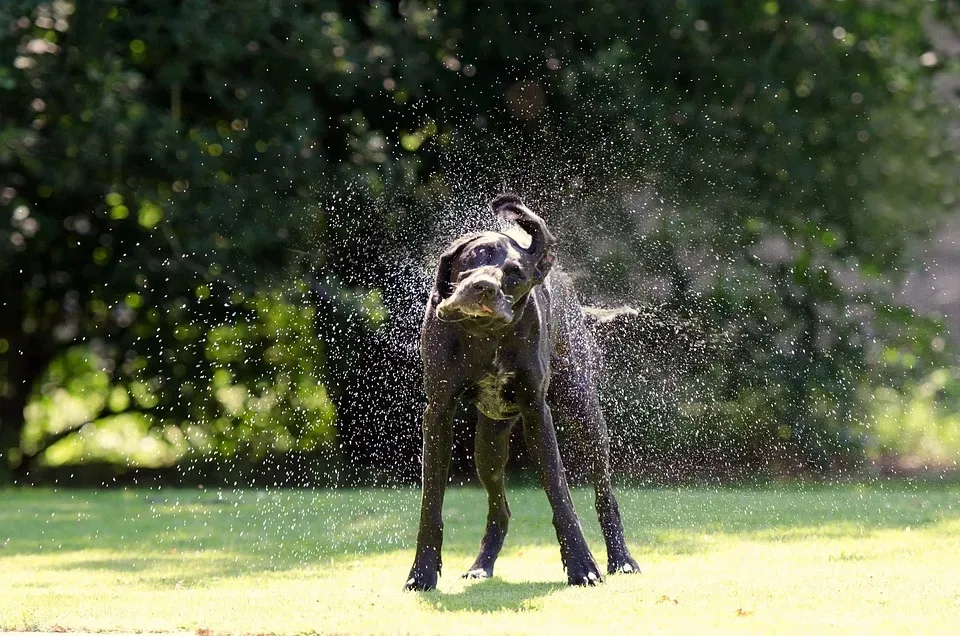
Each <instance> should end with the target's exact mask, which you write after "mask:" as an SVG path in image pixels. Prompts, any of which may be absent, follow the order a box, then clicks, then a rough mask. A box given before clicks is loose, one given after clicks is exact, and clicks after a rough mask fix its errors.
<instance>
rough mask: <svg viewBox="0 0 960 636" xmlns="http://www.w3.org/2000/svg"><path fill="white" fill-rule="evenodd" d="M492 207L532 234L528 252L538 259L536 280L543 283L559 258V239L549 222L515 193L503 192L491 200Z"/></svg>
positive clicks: (504, 217)
mask: <svg viewBox="0 0 960 636" xmlns="http://www.w3.org/2000/svg"><path fill="white" fill-rule="evenodd" d="M490 207H491V208H492V209H493V211H494V212H496V213H497V214H499V215H500V216H501V217H502V218H503V219H504V220H507V221H514V222H515V223H516V224H517V225H519V226H520V227H521V228H523V230H524V231H525V232H526V233H527V234H529V235H530V247H529V248H528V249H527V250H526V252H527V253H528V254H529V255H530V256H531V257H533V258H534V259H536V263H537V265H536V281H535V282H537V283H542V282H543V279H544V278H546V277H547V274H548V273H549V272H550V268H551V267H553V262H554V261H555V260H557V239H555V238H554V236H553V234H552V233H551V232H550V230H549V229H548V228H547V224H546V223H544V221H543V219H541V218H540V217H539V216H537V215H536V214H535V213H534V212H533V211H532V210H531V209H530V208H528V207H527V206H525V205H524V204H523V201H521V200H520V197H518V196H517V195H515V194H509V193H508V194H501V195H500V196H498V197H496V198H494V199H493V201H491V202H490Z"/></svg>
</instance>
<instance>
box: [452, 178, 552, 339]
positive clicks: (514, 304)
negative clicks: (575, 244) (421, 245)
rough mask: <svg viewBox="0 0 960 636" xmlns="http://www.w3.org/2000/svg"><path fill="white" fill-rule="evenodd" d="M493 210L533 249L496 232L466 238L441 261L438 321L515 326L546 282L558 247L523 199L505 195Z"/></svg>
mask: <svg viewBox="0 0 960 636" xmlns="http://www.w3.org/2000/svg"><path fill="white" fill-rule="evenodd" d="M490 207H491V208H492V209H493V211H494V212H496V213H497V214H499V215H500V216H501V217H503V218H504V219H506V220H508V221H515V222H516V223H517V225H519V226H520V227H521V228H523V230H524V231H525V232H526V233H527V234H529V235H530V239H531V240H530V247H523V246H521V245H520V244H519V243H517V242H516V241H515V240H513V239H512V238H511V237H509V236H507V235H505V234H499V233H497V232H484V233H481V234H472V235H469V236H464V237H461V238H459V239H457V240H456V241H454V242H453V244H451V245H450V247H448V248H447V250H446V251H445V252H444V253H443V255H442V256H441V257H440V265H439V266H438V267H437V280H436V284H435V286H434V288H435V291H434V299H433V301H434V305H435V306H436V312H437V318H439V319H440V320H443V321H447V322H460V321H469V323H470V325H471V326H472V327H479V328H486V329H497V328H501V327H505V326H506V325H509V324H510V323H512V322H513V319H514V316H515V313H516V311H517V310H518V309H519V308H520V307H521V305H522V304H523V302H524V301H525V300H526V298H527V296H528V294H529V293H530V290H531V289H533V287H534V286H535V285H539V284H540V283H542V282H543V280H544V278H546V276H547V273H548V272H549V271H550V267H551V266H552V265H553V261H554V259H555V258H556V255H555V251H554V246H555V244H556V241H555V240H554V238H553V235H552V234H551V233H550V230H548V229H547V225H546V223H544V222H543V219H541V218H540V217H539V216H537V215H536V214H534V213H533V212H531V211H530V209H529V208H528V207H527V206H525V205H524V204H523V202H522V201H521V200H520V198H519V197H517V196H516V195H513V194H502V195H500V196H498V197H497V198H495V199H494V200H493V201H492V202H491V203H490Z"/></svg>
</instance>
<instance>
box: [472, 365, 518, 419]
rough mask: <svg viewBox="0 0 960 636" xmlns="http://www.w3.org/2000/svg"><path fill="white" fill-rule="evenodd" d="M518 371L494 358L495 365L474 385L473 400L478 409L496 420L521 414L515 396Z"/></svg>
mask: <svg viewBox="0 0 960 636" xmlns="http://www.w3.org/2000/svg"><path fill="white" fill-rule="evenodd" d="M515 377H516V373H514V372H513V371H509V370H507V369H505V368H503V366H501V365H500V364H498V363H497V361H496V360H494V363H493V365H492V366H491V367H490V369H489V370H488V371H487V373H486V374H484V375H483V376H482V377H481V378H480V379H479V380H478V381H477V382H476V384H475V385H474V396H473V402H474V404H476V406H477V410H478V411H480V412H481V413H483V414H484V415H486V416H487V417H489V418H491V419H494V420H508V419H510V418H513V417H516V416H517V415H519V414H520V409H519V408H517V404H516V398H515V396H514V389H513V383H514V381H515Z"/></svg>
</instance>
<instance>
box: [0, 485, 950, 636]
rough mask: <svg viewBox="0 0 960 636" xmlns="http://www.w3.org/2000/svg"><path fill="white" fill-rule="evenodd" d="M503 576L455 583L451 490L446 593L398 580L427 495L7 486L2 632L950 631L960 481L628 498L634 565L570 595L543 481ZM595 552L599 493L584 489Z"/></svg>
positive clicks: (466, 548) (463, 553)
mask: <svg viewBox="0 0 960 636" xmlns="http://www.w3.org/2000/svg"><path fill="white" fill-rule="evenodd" d="M510 498H511V508H512V509H513V511H514V517H513V520H512V522H511V528H510V533H509V535H508V538H507V543H506V546H505V548H504V552H503V554H502V556H501V559H500V561H498V563H497V569H496V576H495V577H494V579H492V580H488V581H467V580H463V579H460V578H459V575H460V574H461V573H462V572H463V571H465V570H466V569H467V568H468V566H469V565H470V563H471V562H472V560H473V557H474V556H475V550H476V548H477V546H478V544H479V540H480V535H481V532H482V529H483V521H484V515H485V504H484V500H485V497H484V495H483V493H482V492H481V491H479V490H476V489H470V488H456V489H453V490H451V491H450V492H449V493H448V503H447V507H446V510H447V514H446V536H445V544H444V571H443V576H442V577H441V580H440V586H439V589H438V590H436V591H433V592H429V593H425V594H414V593H407V592H404V591H402V589H401V587H402V584H403V581H404V580H405V578H406V574H407V570H408V569H409V567H410V562H411V560H412V557H413V545H414V542H415V537H416V527H415V522H416V513H417V505H418V500H419V495H418V492H417V491H415V490H410V489H403V490H360V489H357V490H344V491H269V492H267V491H188V490H169V489H164V490H160V491H149V490H140V491H108V492H104V491H100V492H97V491H63V492H52V491H44V490H20V491H0V509H2V510H3V511H4V513H5V514H4V515H2V516H0V588H2V589H3V590H4V593H3V595H0V629H6V630H11V629H12V630H25V629H33V630H51V629H54V628H60V627H62V628H65V629H70V630H90V631H101V630H102V631H118V630H122V631H161V632H174V631H191V632H195V631H196V630H204V629H209V630H212V631H214V632H235V633H239V632H246V633H251V632H253V633H266V632H273V633H301V632H321V633H326V632H344V633H383V632H389V633H396V632H410V633H423V632H427V633H437V632H456V633H480V632H483V633H501V632H504V633H542V632H544V631H585V632H589V633H601V632H612V631H615V630H620V631H630V632H633V631H636V630H637V629H642V630H643V631H644V632H657V631H662V632H668V633H691V632H692V633H696V632H716V631H723V632H729V631H737V632H746V633H769V632H771V631H776V632H777V633H784V632H788V633H789V632H793V633H805V634H808V633H826V632H835V633H849V632H851V631H855V632H858V633H863V632H865V631H877V632H881V633H891V632H903V631H910V632H920V633H947V632H949V630H950V629H952V626H955V625H956V624H957V621H958V620H960V488H958V487H955V486H954V487H934V488H925V487H924V488H907V489H884V488H877V487H870V488H864V487H858V486H842V487H831V488H818V489H814V490H810V491H803V490H797V489H792V490H790V489H782V490H776V489H760V490H719V491H715V490H697V489H689V490H666V489H663V490H627V489H622V492H621V497H620V498H621V508H622V509H623V512H624V522H625V525H626V527H627V535H628V542H629V543H630V545H631V548H632V549H633V552H634V555H635V556H636V557H637V559H638V561H639V562H640V564H641V567H642V568H643V570H644V573H643V574H642V575H639V576H630V575H618V576H610V577H607V581H606V583H605V584H603V585H601V586H598V587H596V588H568V587H567V586H566V585H565V577H564V575H563V572H562V570H561V566H560V558H559V550H558V548H557V546H556V539H555V535H554V532H553V528H552V526H551V524H550V512H549V508H548V506H547V504H546V499H545V497H544V495H543V493H542V492H540V491H538V490H535V489H529V488H520V489H511V490H510ZM575 501H576V504H577V507H578V510H579V511H581V515H582V517H581V518H582V520H583V525H584V529H585V531H586V534H587V537H588V540H589V542H590V544H591V546H592V547H593V550H594V554H595V556H596V557H597V559H598V561H599V562H600V563H601V564H603V563H604V557H605V555H604V550H603V543H602V539H601V536H600V533H599V528H598V527H597V523H596V519H595V518H593V516H592V496H591V493H589V492H586V491H583V490H579V491H577V492H576V493H575Z"/></svg>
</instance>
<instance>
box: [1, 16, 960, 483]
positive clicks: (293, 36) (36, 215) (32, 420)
mask: <svg viewBox="0 0 960 636" xmlns="http://www.w3.org/2000/svg"><path fill="white" fill-rule="evenodd" d="M732 6H734V5H733V4H731V3H724V2H716V1H713V0H670V1H667V0H652V1H649V2H636V1H635V0H568V1H558V0H550V1H547V0H524V1H520V0H513V1H511V0H499V1H492V2H476V1H473V0H458V1H451V2H443V3H440V2H430V1H427V0H420V1H415V0H410V1H407V0H403V1H391V2H388V1H377V0H368V1H359V0H339V1H333V0H328V1H316V2H310V1H300V2H294V1H292V0H238V1H237V2H230V3H221V2H214V1H212V0H209V1H206V0H169V1H168V0H151V1H149V2H147V1H136V0H129V1H122V0H115V1H113V0H104V1H102V2H93V3H76V2H73V1H71V0H54V1H53V2H34V1H23V0H8V1H6V2H4V3H3V5H2V7H0V281H2V286H0V483H53V482H56V483H60V484H62V485H68V484H100V483H113V482H118V481H119V482H130V481H137V482H140V481H147V480H161V481H165V482H168V483H183V484H187V483H219V484H228V485H247V484H269V485H349V484H361V483H363V484H368V483H395V484H398V483H416V482H417V479H418V477H419V472H420V465H419V452H420V414H421V412H422V407H423V396H422V393H421V388H420V368H419V360H418V357H417V356H418V353H417V346H418V344H417V336H418V330H419V321H420V319H421V317H422V312H423V304H424V301H425V299H426V294H427V291H428V289H429V285H430V279H431V276H432V268H433V267H434V265H435V262H436V256H437V254H438V253H439V251H440V250H441V249H442V246H443V245H444V244H445V243H446V242H447V241H448V240H449V239H450V238H452V237H453V236H456V235H458V234H460V233H462V232H464V231H467V230H474V229H478V228H488V229H492V228H496V227H497V225H496V222H495V220H494V219H493V218H491V215H490V213H489V212H488V211H487V210H486V209H485V203H486V201H488V200H489V199H490V198H491V197H492V196H493V195H495V194H497V193H499V192H502V191H508V190H509V191H514V192H517V193H518V194H520V195H522V196H523V197H524V198H525V200H526V201H527V203H528V204H529V205H530V206H531V207H532V208H534V209H535V210H536V211H538V212H539V213H541V214H542V215H543V216H544V217H545V218H546V220H547V221H548V223H550V225H551V226H552V228H553V230H554V233H555V234H556V235H557V236H558V237H559V239H560V243H561V251H560V259H561V264H562V265H563V267H564V268H565V269H567V270H568V271H569V272H571V273H572V274H573V276H574V278H575V280H576V281H577V285H578V288H579V291H580V293H581V296H582V299H583V301H584V302H585V303H589V304H594V305H600V306H616V305H621V304H628V305H630V306H633V307H635V308H637V309H638V311H639V315H638V317H637V318H636V319H635V320H634V321H632V322H631V323H630V324H626V325H617V326H613V327H610V328H608V329H604V330H602V331H600V332H599V333H598V334H597V336H598V341H599V342H600V344H601V345H602V349H603V352H604V355H605V361H606V370H605V373H604V376H603V379H602V398H603V401H604V404H605V407H606V413H607V419H608V424H609V426H610V429H611V433H612V436H613V453H612V454H613V460H614V464H615V468H616V469H617V471H618V474H619V475H620V476H621V478H622V479H630V480H635V481H638V482H640V483H664V482H682V481H688V480H705V479H708V480H722V481H731V480H756V479H771V478H784V477H786V478H794V477H821V478H822V477H828V478H835V477H838V476H856V475H870V474H877V473H891V472H893V473H915V472H918V471H920V472H941V473H942V472H944V471H955V470H956V469H957V462H958V459H960V366H958V364H960V363H958V357H957V353H958V345H960V341H958V334H960V331H958V329H960V319H958V316H960V247H958V242H957V239H958V237H960V200H958V196H960V192H958V190H960V188H958V185H960V163H958V153H957V150H958V145H960V108H958V107H960V2H957V1H956V0H939V1H927V0H872V1H861V0H808V1H799V0H798V1H793V0H745V1H743V2H740V3H736V7H737V8H735V9H734V8H730V7H732ZM459 419H460V420H461V421H460V425H459V426H458V431H459V433H458V437H457V446H458V450H457V453H456V459H455V466H454V475H455V476H458V477H459V478H462V479H470V475H471V474H472V467H471V465H472V463H471V458H470V448H471V442H470V435H471V432H470V427H471V420H472V418H471V417H469V414H468V413H467V412H464V414H463V416H462V417H460V418H459ZM515 441H516V440H515ZM514 448H515V449H516V454H517V458H516V460H515V466H514V467H515V468H516V469H518V470H522V468H523V465H524V461H525V459H524V455H523V451H522V444H515V445H514ZM568 459H570V461H571V469H572V470H573V471H574V472H576V468H577V467H576V464H575V461H574V460H575V457H573V458H568Z"/></svg>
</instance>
